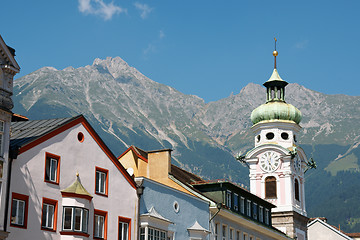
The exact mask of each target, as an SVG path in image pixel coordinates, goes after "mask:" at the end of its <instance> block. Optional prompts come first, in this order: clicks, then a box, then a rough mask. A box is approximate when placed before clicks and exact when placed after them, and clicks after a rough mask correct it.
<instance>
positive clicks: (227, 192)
mask: <svg viewBox="0 0 360 240" xmlns="http://www.w3.org/2000/svg"><path fill="white" fill-rule="evenodd" d="M226 206H227V207H229V208H231V191H229V190H227V191H226Z"/></svg>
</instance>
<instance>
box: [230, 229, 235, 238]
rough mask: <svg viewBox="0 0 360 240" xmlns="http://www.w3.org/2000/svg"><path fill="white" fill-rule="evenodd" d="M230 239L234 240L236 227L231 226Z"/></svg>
mask: <svg viewBox="0 0 360 240" xmlns="http://www.w3.org/2000/svg"><path fill="white" fill-rule="evenodd" d="M229 240H234V229H232V228H230V232H229Z"/></svg>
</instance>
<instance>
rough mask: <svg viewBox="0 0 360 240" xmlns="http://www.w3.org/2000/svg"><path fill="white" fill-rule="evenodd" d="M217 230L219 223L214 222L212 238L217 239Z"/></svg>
mask: <svg viewBox="0 0 360 240" xmlns="http://www.w3.org/2000/svg"><path fill="white" fill-rule="evenodd" d="M218 230H219V224H218V223H215V231H214V239H215V240H218Z"/></svg>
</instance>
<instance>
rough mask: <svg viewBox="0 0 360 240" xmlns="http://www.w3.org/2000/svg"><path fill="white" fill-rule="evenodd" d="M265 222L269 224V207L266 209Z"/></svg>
mask: <svg viewBox="0 0 360 240" xmlns="http://www.w3.org/2000/svg"><path fill="white" fill-rule="evenodd" d="M265 224H266V225H269V209H265Z"/></svg>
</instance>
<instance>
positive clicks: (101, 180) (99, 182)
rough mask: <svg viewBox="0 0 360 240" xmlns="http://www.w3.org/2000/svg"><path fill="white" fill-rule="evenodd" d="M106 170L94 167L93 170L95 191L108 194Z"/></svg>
mask: <svg viewBox="0 0 360 240" xmlns="http://www.w3.org/2000/svg"><path fill="white" fill-rule="evenodd" d="M108 172H109V171H108V170H106V169H103V168H99V167H96V170H95V193H96V194H100V195H106V196H107V195H108V192H107V190H108Z"/></svg>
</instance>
